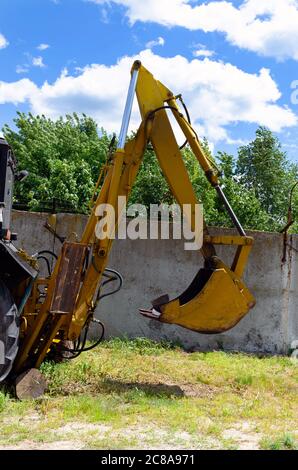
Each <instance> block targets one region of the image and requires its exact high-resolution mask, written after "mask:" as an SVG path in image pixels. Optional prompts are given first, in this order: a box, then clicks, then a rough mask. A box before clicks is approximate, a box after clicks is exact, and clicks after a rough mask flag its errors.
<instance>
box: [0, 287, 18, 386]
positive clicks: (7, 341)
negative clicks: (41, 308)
mask: <svg viewBox="0 0 298 470" xmlns="http://www.w3.org/2000/svg"><path fill="white" fill-rule="evenodd" d="M19 336H20V318H19V312H18V309H17V307H16V305H15V303H14V300H13V298H12V296H11V294H10V292H9V290H8V288H7V287H6V285H5V284H4V282H3V281H1V280H0V383H1V382H3V381H4V380H5V379H6V378H7V376H8V375H9V373H10V372H11V369H12V366H13V363H14V360H15V358H16V355H17V353H18V349H19Z"/></svg>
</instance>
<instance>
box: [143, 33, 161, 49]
mask: <svg viewBox="0 0 298 470" xmlns="http://www.w3.org/2000/svg"><path fill="white" fill-rule="evenodd" d="M164 45H165V40H164V38H162V37H161V36H159V38H157V39H153V40H152V41H149V42H147V44H146V48H147V49H152V48H153V47H155V46H164Z"/></svg>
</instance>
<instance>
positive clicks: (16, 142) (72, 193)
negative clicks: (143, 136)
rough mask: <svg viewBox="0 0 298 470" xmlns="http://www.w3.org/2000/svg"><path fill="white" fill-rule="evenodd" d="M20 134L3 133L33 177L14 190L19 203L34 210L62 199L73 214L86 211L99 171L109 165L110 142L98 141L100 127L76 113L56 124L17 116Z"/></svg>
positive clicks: (50, 121)
mask: <svg viewBox="0 0 298 470" xmlns="http://www.w3.org/2000/svg"><path fill="white" fill-rule="evenodd" d="M15 125H16V127H17V130H13V129H11V128H10V127H9V126H7V125H6V126H5V127H4V129H3V130H4V135H5V138H6V139H7V141H8V142H9V143H10V145H11V146H12V148H13V149H14V152H15V154H16V157H17V159H18V162H19V168H20V169H21V170H22V169H26V170H28V171H29V177H28V178H27V179H26V180H25V181H24V183H22V184H19V185H18V184H17V185H16V188H15V200H16V201H17V203H19V204H23V205H25V206H28V207H29V208H30V209H31V210H40V209H42V207H43V204H44V203H47V202H50V201H52V200H56V201H58V204H62V205H63V207H69V209H70V210H73V211H79V212H85V211H86V209H87V205H88V201H89V199H90V196H91V194H92V190H93V187H94V182H95V181H96V180H97V177H98V173H99V169H100V167H101V166H102V164H103V162H104V161H105V156H106V152H107V149H108V144H109V138H108V136H107V134H106V133H105V132H103V133H102V136H101V138H99V137H98V132H97V126H96V123H95V122H94V121H93V120H92V119H91V118H89V117H87V116H85V115H83V116H82V117H78V116H77V115H76V114H73V115H72V116H66V118H65V119H62V118H60V119H58V120H57V121H53V120H51V119H48V118H46V117H45V116H36V117H35V116H33V115H32V114H28V115H26V114H23V113H18V116H17V118H16V119H15Z"/></svg>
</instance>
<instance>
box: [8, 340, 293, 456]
mask: <svg viewBox="0 0 298 470" xmlns="http://www.w3.org/2000/svg"><path fill="white" fill-rule="evenodd" d="M42 372H43V373H44V375H45V376H46V378H47V380H48V384H49V387H48V391H47V393H46V394H45V396H44V397H42V398H40V399H38V400H34V401H23V402H20V401H16V400H15V399H13V398H11V397H9V396H8V395H7V394H5V393H4V392H0V426H1V435H0V446H7V445H14V446H16V445H18V444H19V445H20V446H22V447H30V448H32V446H33V447H36V448H39V447H41V448H44V447H42V446H50V445H52V444H53V443H54V444H55V445H58V446H59V442H63V441H67V442H68V441H70V443H71V442H73V446H75V445H77V446H79V447H80V448H109V449H111V448H157V447H159V448H163V447H166V448H198V449H200V448H226V449H227V448H229V449H237V448H243V447H244V448H245V446H250V447H253V448H262V449H273V448H274V449H277V450H278V449H295V448H297V438H298V433H297V431H298V429H297V428H298V426H297V422H298V419H297V418H298V373H297V363H295V362H293V361H291V360H290V359H288V358H286V357H264V358H258V357H255V356H250V355H245V354H227V353H224V352H222V351H220V352H210V353H199V352H196V353H191V354H190V353H186V352H185V351H183V350H182V349H181V348H179V346H178V345H175V344H174V345H173V344H169V343H162V344H159V343H154V342H152V341H149V340H148V339H142V338H141V339H137V340H134V341H129V340H119V339H115V340H112V341H106V342H104V343H102V345H101V347H99V348H98V349H97V350H94V351H91V352H90V353H88V354H85V355H81V356H80V357H79V358H78V359H75V360H73V361H69V362H65V363H61V364H54V363H50V362H47V363H44V364H43V365H42Z"/></svg>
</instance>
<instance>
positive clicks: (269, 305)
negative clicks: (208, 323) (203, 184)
mask: <svg viewBox="0 0 298 470" xmlns="http://www.w3.org/2000/svg"><path fill="white" fill-rule="evenodd" d="M46 218H47V215H45V214H37V213H27V212H14V213H13V229H14V231H16V232H18V233H19V241H18V245H19V246H21V247H23V248H25V249H26V250H27V251H28V252H29V253H34V252H36V251H38V250H41V249H53V248H54V249H55V250H56V251H57V250H59V246H60V243H59V242H57V241H56V242H55V245H54V243H53V236H52V235H51V234H50V233H49V232H48V231H47V230H45V229H44V228H43V225H44V223H45V221H46ZM85 221H86V218H85V217H84V216H77V215H70V214H59V215H58V226H57V232H58V233H59V234H61V235H65V236H69V235H70V234H72V235H71V237H72V239H74V237H75V235H74V234H75V233H76V234H77V235H78V236H80V234H81V233H82V230H83V226H84V223H85ZM211 232H212V233H223V232H225V233H230V232H231V231H229V230H226V229H225V230H222V229H220V230H219V229H212V230H211ZM252 235H253V236H254V237H255V245H254V248H253V251H252V254H251V256H250V260H249V264H248V267H247V270H246V273H245V281H246V283H247V285H248V286H249V287H250V289H251V290H252V292H253V293H254V295H255V297H256V299H257V306H256V307H255V308H254V309H253V310H252V311H251V312H250V313H249V314H248V315H247V316H246V317H245V318H244V319H243V320H242V321H241V322H240V323H239V324H238V325H237V326H236V327H235V328H233V329H232V330H231V331H230V332H228V333H224V334H220V335H208V336H206V335H200V334H197V333H194V332H191V331H188V330H185V329H183V328H181V327H178V326H177V327H176V326H173V325H166V324H162V323H159V322H157V321H154V320H149V319H145V318H143V317H142V316H140V315H139V314H138V308H139V307H149V306H150V305H151V304H150V301H151V300H152V299H154V298H156V297H158V296H159V295H161V294H163V293H168V294H169V295H170V296H171V297H174V296H177V294H179V293H181V292H182V291H183V290H184V289H185V288H186V287H187V286H188V284H189V283H190V282H191V280H192V278H193V277H194V275H195V274H196V273H197V271H198V269H199V267H200V265H201V264H202V260H201V257H200V255H199V254H197V253H195V252H188V251H184V246H183V241H180V240H179V241H178V240H137V241H131V240H118V241H116V242H115V243H114V246H113V250H112V253H111V257H110V262H109V266H110V267H114V268H115V269H117V270H118V271H120V272H121V273H122V275H123V276H124V286H123V289H122V290H121V291H120V292H119V293H117V294H116V295H114V296H112V297H110V298H107V299H103V301H102V302H101V304H100V306H99V308H98V310H97V317H98V318H100V319H102V320H103V321H104V323H105V325H106V329H107V336H123V335H127V336H129V337H137V336H146V337H149V338H152V339H155V340H160V339H166V340H172V341H178V342H179V343H181V344H182V345H183V346H184V347H185V348H186V349H188V350H213V349H225V350H238V351H247V352H260V353H271V354H272V353H273V354H276V353H287V352H288V350H289V346H290V344H291V342H292V341H293V340H295V339H298V258H297V255H298V251H297V250H298V236H297V235H294V236H291V237H289V239H288V246H287V248H286V261H284V262H283V261H282V259H283V255H284V241H283V236H282V235H280V234H274V233H261V232H254V233H252ZM233 252H234V250H233V249H232V248H230V247H229V248H220V249H219V255H220V256H221V257H222V258H223V260H225V261H227V262H229V263H230V262H231V259H232V256H233Z"/></svg>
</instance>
